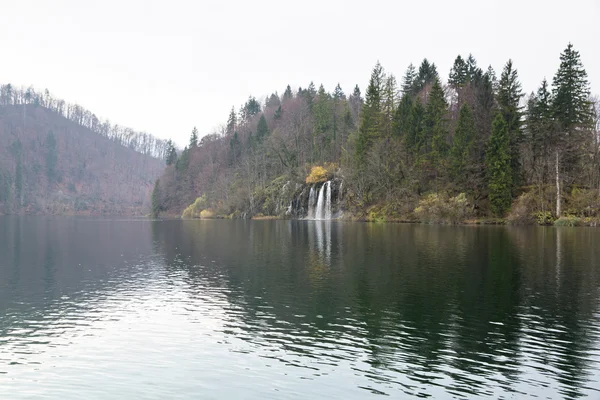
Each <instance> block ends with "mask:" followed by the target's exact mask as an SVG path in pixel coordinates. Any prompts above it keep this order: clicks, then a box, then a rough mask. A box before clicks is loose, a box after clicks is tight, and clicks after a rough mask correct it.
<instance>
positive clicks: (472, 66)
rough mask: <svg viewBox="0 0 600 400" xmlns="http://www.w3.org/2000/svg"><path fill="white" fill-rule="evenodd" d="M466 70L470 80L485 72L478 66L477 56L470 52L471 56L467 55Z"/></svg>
mask: <svg viewBox="0 0 600 400" xmlns="http://www.w3.org/2000/svg"><path fill="white" fill-rule="evenodd" d="M466 72H467V80H468V81H471V80H473V79H474V78H476V77H477V76H478V75H482V73H483V72H482V71H481V69H480V68H479V67H477V61H475V57H473V54H469V57H467V62H466Z"/></svg>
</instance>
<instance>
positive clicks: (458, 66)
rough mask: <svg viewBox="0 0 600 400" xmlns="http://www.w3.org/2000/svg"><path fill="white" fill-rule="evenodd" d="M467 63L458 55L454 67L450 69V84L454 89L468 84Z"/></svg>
mask: <svg viewBox="0 0 600 400" xmlns="http://www.w3.org/2000/svg"><path fill="white" fill-rule="evenodd" d="M467 75H468V69H467V63H466V62H465V60H463V58H462V57H461V56H460V55H458V56H457V57H456V59H455V60H454V65H453V66H452V69H450V76H449V77H448V84H449V85H450V86H452V87H453V88H454V89H458V88H459V87H461V86H463V85H464V84H466V83H467Z"/></svg>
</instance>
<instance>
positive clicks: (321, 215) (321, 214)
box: [315, 183, 327, 219]
mask: <svg viewBox="0 0 600 400" xmlns="http://www.w3.org/2000/svg"><path fill="white" fill-rule="evenodd" d="M325 185H327V183H324V184H323V186H321V189H319V199H318V200H317V212H316V213H315V219H325Z"/></svg>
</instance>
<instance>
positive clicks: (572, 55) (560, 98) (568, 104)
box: [552, 43, 592, 133]
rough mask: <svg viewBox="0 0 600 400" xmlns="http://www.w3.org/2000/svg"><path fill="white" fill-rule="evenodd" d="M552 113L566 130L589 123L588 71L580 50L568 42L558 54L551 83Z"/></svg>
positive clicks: (563, 129)
mask: <svg viewBox="0 0 600 400" xmlns="http://www.w3.org/2000/svg"><path fill="white" fill-rule="evenodd" d="M552 95H553V102H552V115H553V117H554V118H555V119H556V121H557V122H558V124H559V129H561V130H562V131H563V132H565V133H567V132H569V131H570V130H572V129H576V128H582V127H585V126H587V125H589V124H590V122H591V117H592V112H591V104H590V100H589V97H590V89H589V83H588V80H587V72H586V71H585V69H584V68H583V64H582V62H581V57H580V55H579V52H578V51H576V50H574V49H573V45H572V44H571V43H569V45H568V46H567V48H566V49H565V51H564V52H563V53H562V54H561V55H560V67H559V69H558V71H557V73H556V75H555V76H554V81H553V83H552Z"/></svg>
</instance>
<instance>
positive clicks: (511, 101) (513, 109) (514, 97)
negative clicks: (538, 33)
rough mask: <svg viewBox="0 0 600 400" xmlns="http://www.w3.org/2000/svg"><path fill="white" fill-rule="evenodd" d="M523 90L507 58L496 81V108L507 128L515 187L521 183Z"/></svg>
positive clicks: (517, 75)
mask: <svg viewBox="0 0 600 400" xmlns="http://www.w3.org/2000/svg"><path fill="white" fill-rule="evenodd" d="M522 97H523V92H522V91H521V83H520V82H519V74H518V72H517V70H516V69H515V68H514V67H513V64H512V60H508V62H507V63H506V65H505V66H504V69H503V70H502V74H501V75H500V81H499V82H498V108H499V111H500V113H501V114H502V117H504V121H505V122H506V125H507V129H508V137H509V141H510V166H511V171H512V174H513V176H512V183H513V185H514V186H515V187H516V186H518V185H520V184H521V181H522V179H521V176H522V171H521V160H520V146H521V143H522V141H523V136H522V130H521V125H522V122H521V116H522V107H521V105H520V103H521V98H522Z"/></svg>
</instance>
